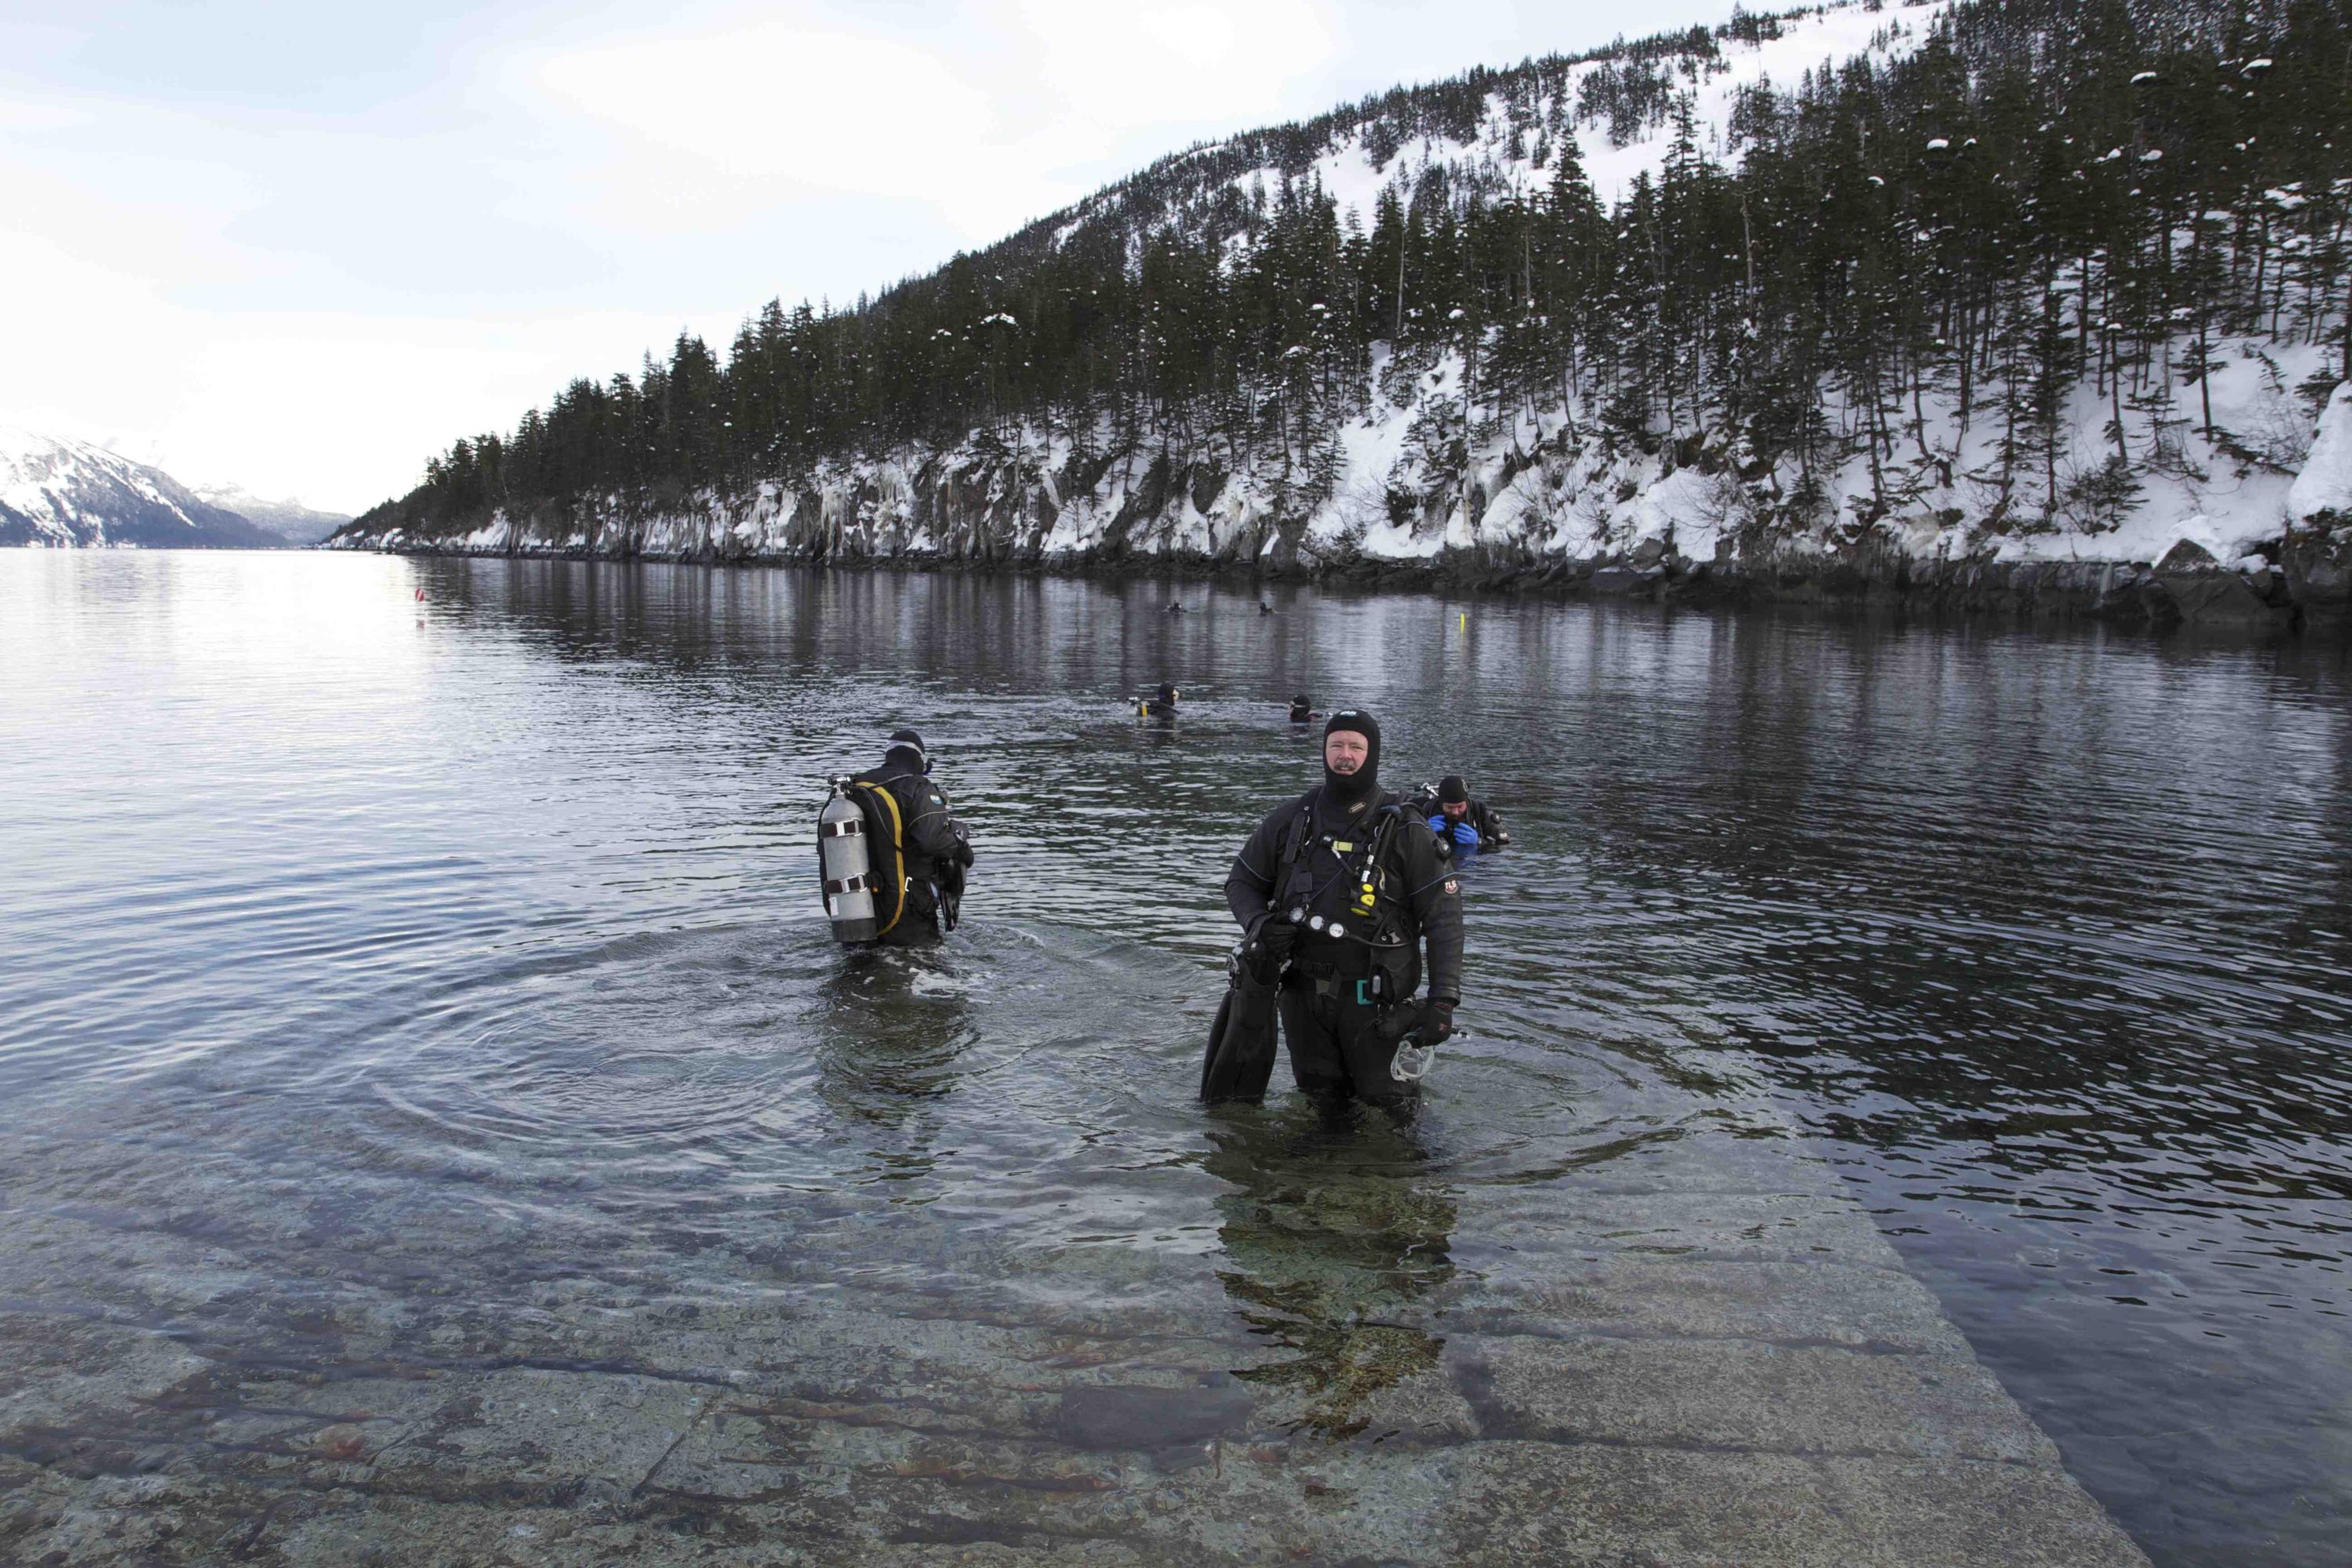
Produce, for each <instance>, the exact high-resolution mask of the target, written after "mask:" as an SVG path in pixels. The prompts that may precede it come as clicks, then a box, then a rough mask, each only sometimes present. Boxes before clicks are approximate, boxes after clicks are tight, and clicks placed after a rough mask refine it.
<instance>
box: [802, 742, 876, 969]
mask: <svg viewBox="0 0 2352 1568" xmlns="http://www.w3.org/2000/svg"><path fill="white" fill-rule="evenodd" d="M830 782H831V784H832V785H833V798H832V799H830V800H828V801H826V802H825V803H824V810H823V811H821V812H819V813H818V814H817V819H816V854H817V865H818V868H819V869H820V870H821V871H823V873H824V916H825V919H827V920H829V921H832V922H833V937H834V940H835V942H872V941H873V940H874V938H875V934H876V927H877V923H878V922H877V921H876V919H875V914H874V875H873V872H874V861H873V857H872V856H870V855H869V854H868V853H867V852H866V813H865V812H863V811H861V810H859V809H858V805H857V802H856V801H855V800H853V799H851V798H850V795H849V778H848V775H847V774H841V775H838V776H836V777H835V778H834V779H832V780H831V781H830Z"/></svg>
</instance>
